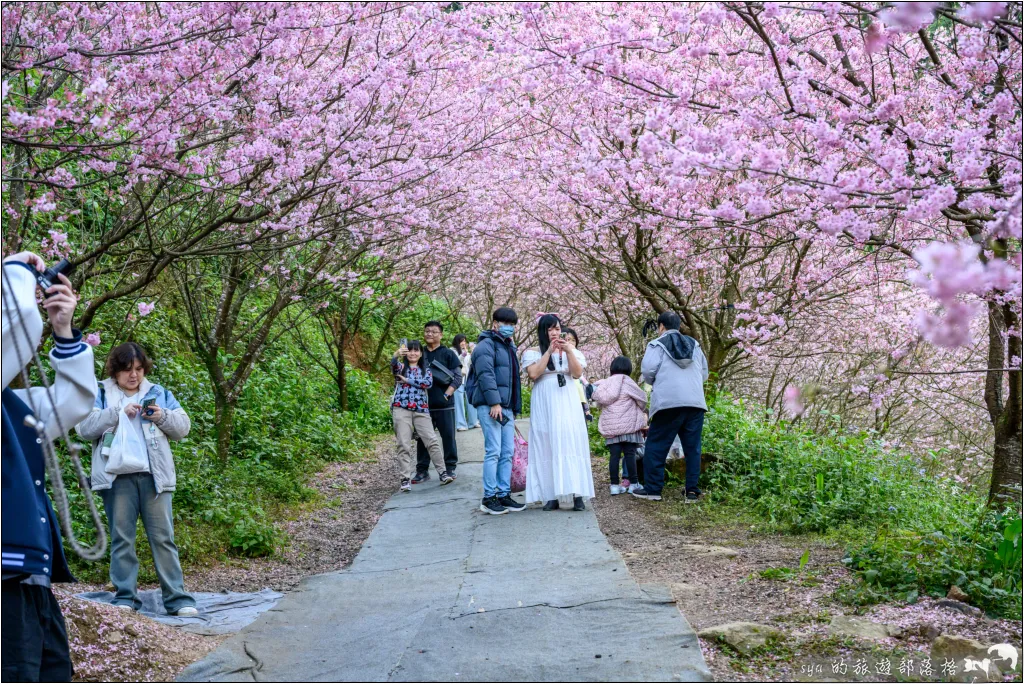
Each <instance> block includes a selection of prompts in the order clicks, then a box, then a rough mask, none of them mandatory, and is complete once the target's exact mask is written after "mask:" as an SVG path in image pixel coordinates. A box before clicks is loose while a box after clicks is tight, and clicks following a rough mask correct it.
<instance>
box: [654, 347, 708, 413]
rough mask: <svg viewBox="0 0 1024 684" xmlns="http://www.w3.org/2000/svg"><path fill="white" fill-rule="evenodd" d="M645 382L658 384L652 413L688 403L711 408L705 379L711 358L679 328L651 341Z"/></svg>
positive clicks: (655, 386) (688, 404)
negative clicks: (707, 400) (706, 395)
mask: <svg viewBox="0 0 1024 684" xmlns="http://www.w3.org/2000/svg"><path fill="white" fill-rule="evenodd" d="M640 372H641V373H642V374H643V376H644V381H646V382H647V383H648V384H649V385H652V386H653V387H654V391H653V392H652V393H651V406H650V415H651V417H652V418H653V417H654V414H655V413H657V412H658V411H660V410H662V409H668V408H677V407H680V406H688V407H692V408H699V409H704V410H705V411H707V410H708V405H707V402H706V401H705V400H704V382H705V381H707V379H708V361H707V359H706V358H705V357H704V352H703V351H701V348H700V344H698V343H697V340H695V339H693V338H692V337H688V336H687V335H684V334H682V333H681V332H679V331H678V330H669V331H667V332H666V333H665V334H664V335H662V336H661V337H659V338H658V339H656V340H653V341H652V342H650V343H648V345H647V351H646V352H644V360H643V361H642V362H641V364H640Z"/></svg>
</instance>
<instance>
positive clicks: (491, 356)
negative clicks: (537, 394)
mask: <svg viewBox="0 0 1024 684" xmlns="http://www.w3.org/2000/svg"><path fill="white" fill-rule="evenodd" d="M466 397H468V399H469V403H470V404H471V405H473V406H494V405H495V404H501V406H502V407H504V408H507V409H512V413H514V414H515V415H519V414H520V413H522V410H523V393H522V386H521V383H520V379H519V359H518V357H517V356H516V345H515V344H513V343H512V340H506V339H504V338H503V337H502V336H501V335H499V334H498V333H496V332H494V331H493V330H485V331H483V332H482V333H480V337H479V338H478V339H477V342H476V349H474V350H473V358H472V361H471V365H470V372H469V380H468V381H467V382H466Z"/></svg>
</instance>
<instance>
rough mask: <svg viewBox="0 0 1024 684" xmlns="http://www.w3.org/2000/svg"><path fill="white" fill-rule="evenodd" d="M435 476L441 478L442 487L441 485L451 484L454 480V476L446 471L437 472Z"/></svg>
mask: <svg viewBox="0 0 1024 684" xmlns="http://www.w3.org/2000/svg"><path fill="white" fill-rule="evenodd" d="M437 478H438V479H439V480H441V486H442V487H443V486H445V485H449V484H451V483H452V482H455V478H454V477H452V476H451V475H449V474H448V473H440V474H439V475H438V476H437Z"/></svg>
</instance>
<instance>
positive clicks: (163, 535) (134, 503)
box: [76, 342, 197, 616]
mask: <svg viewBox="0 0 1024 684" xmlns="http://www.w3.org/2000/svg"><path fill="white" fill-rule="evenodd" d="M152 369H153V362H152V361H151V360H150V359H149V357H148V356H147V355H146V351H145V350H144V349H143V348H142V347H141V346H139V345H138V344H136V343H135V342H126V343H124V344H122V345H120V346H117V347H114V348H113V349H111V350H110V354H109V355H108V356H107V364H106V374H107V376H108V377H107V378H106V379H105V380H103V381H102V382H101V383H100V390H99V395H98V396H97V397H96V405H95V407H94V408H93V410H92V412H91V413H90V414H89V416H88V417H86V418H85V420H83V421H82V422H81V423H79V424H78V427H77V428H76V429H77V431H78V434H79V435H81V436H82V437H83V438H85V439H87V440H89V441H91V442H92V444H93V452H92V488H93V491H96V492H99V494H100V496H101V497H102V499H103V505H104V508H105V509H106V512H107V521H108V522H109V523H110V544H111V548H110V581H111V583H112V584H113V585H114V587H115V589H116V593H115V595H114V600H113V604H114V605H115V606H120V607H123V608H133V609H135V610H138V609H139V608H140V607H141V605H142V603H141V601H139V596H138V592H137V590H136V585H137V581H138V576H139V559H138V556H137V555H136V554H135V528H136V524H137V523H138V520H139V517H141V518H142V524H143V526H144V527H145V529H146V536H147V538H148V539H149V546H150V548H151V549H152V552H153V564H154V565H155V566H156V573H157V576H158V577H159V578H160V588H161V590H162V593H163V603H164V608H165V609H166V610H167V613H168V614H169V615H180V616H188V615H195V614H196V613H197V610H196V607H195V604H196V602H195V599H194V598H193V597H192V596H191V595H190V594H188V593H187V592H186V591H185V582H184V576H183V574H182V571H181V561H180V560H179V558H178V547H177V545H176V544H175V543H174V515H173V512H172V509H171V500H172V498H173V496H174V490H175V487H176V484H177V478H176V476H175V471H174V455H173V454H172V453H171V445H170V441H171V440H179V439H184V438H185V437H186V436H187V435H188V432H189V429H190V428H191V426H192V424H191V421H190V420H189V417H188V414H187V413H185V409H183V408H182V407H181V405H180V404H179V403H178V401H177V400H176V399H175V398H174V395H173V394H171V393H170V391H168V390H166V389H164V388H163V387H161V386H160V385H156V384H153V383H152V382H150V381H149V380H147V379H146V374H147V373H149V372H150V371H151V370H152ZM121 414H124V417H125V418H126V421H125V423H121ZM119 424H130V425H131V429H133V430H135V431H136V434H137V435H138V437H139V439H137V440H132V442H131V444H134V445H139V444H143V445H145V448H144V451H145V453H137V454H134V453H133V454H131V458H124V459H123V461H124V462H126V463H131V465H130V466H128V467H127V468H126V467H124V466H122V467H120V468H116V474H115V473H112V472H111V470H112V468H111V464H110V463H109V460H108V454H107V451H108V447H105V442H106V443H109V442H110V441H112V438H113V436H114V434H115V432H116V430H117V429H118V426H119ZM108 435H109V436H108Z"/></svg>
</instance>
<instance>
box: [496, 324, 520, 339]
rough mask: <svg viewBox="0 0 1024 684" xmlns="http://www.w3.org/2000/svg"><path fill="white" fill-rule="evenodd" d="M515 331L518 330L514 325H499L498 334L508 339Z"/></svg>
mask: <svg viewBox="0 0 1024 684" xmlns="http://www.w3.org/2000/svg"><path fill="white" fill-rule="evenodd" d="M515 331H516V327H515V326H514V325H499V326H498V334H499V335H501V336H502V337H504V338H505V339H508V338H510V337H512V333H514V332H515Z"/></svg>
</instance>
